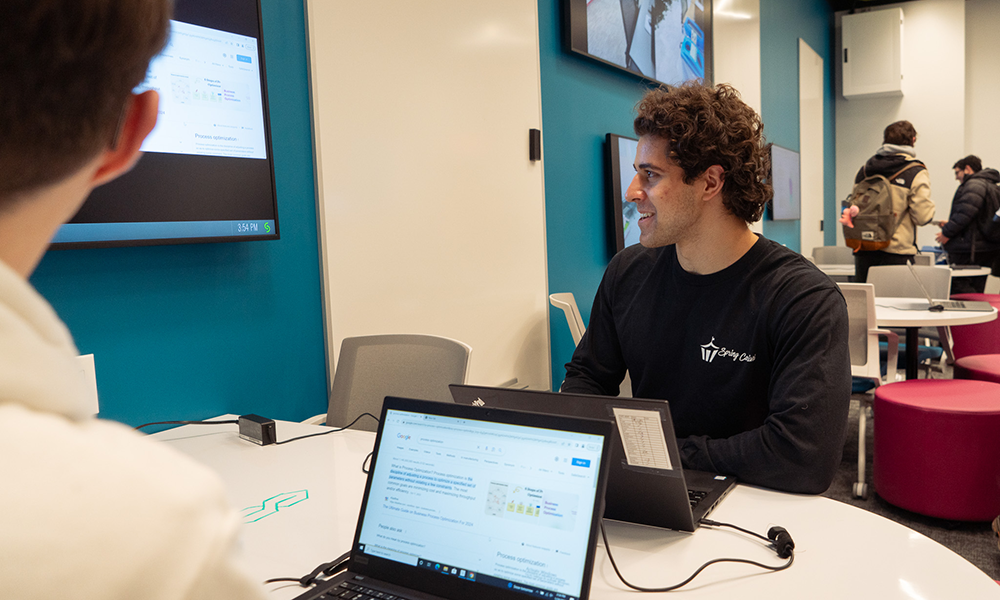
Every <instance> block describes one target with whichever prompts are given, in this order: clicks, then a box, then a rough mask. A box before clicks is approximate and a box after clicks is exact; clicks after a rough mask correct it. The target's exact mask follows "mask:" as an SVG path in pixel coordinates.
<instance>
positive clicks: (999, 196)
mask: <svg viewBox="0 0 1000 600" xmlns="http://www.w3.org/2000/svg"><path fill="white" fill-rule="evenodd" d="M997 210H1000V184H992V183H988V184H987V185H986V197H985V198H983V206H982V207H981V208H980V209H979V215H978V216H977V221H978V225H979V232H980V233H981V234H983V239H985V240H986V241H987V242H993V243H995V244H996V243H1000V220H998V218H997V217H996V212H997Z"/></svg>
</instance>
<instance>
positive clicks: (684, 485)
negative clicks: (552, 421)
mask: <svg viewBox="0 0 1000 600" xmlns="http://www.w3.org/2000/svg"><path fill="white" fill-rule="evenodd" d="M448 387H449V389H450V390H451V395H452V397H453V398H454V399H455V402H456V403H458V404H471V405H479V406H487V407H489V406H493V407H500V408H507V409H514V410H530V411H537V412H540V413H554V414H563V415H573V416H579V417H584V418H592V419H606V420H608V421H609V422H614V423H622V422H628V423H630V424H631V426H632V427H638V428H640V429H641V428H643V427H650V428H651V429H650V431H649V434H650V435H649V436H648V438H649V439H650V440H651V441H652V440H653V439H654V438H660V436H661V435H662V438H661V442H660V443H663V444H664V446H663V447H659V450H661V451H665V452H666V454H667V460H666V462H667V463H669V465H665V464H664V461H663V459H662V457H658V456H654V457H652V459H653V460H651V461H642V460H637V457H636V456H635V452H634V450H633V452H632V454H633V456H631V457H630V456H629V452H627V451H626V448H625V444H624V443H623V441H622V436H621V435H620V434H619V430H618V427H617V426H616V427H615V430H614V433H613V438H612V442H611V444H612V445H611V466H610V473H609V474H608V489H607V493H606V495H605V508H604V517H605V518H607V519H614V520H618V521H626V522H629V523H638V524H641V525H651V526H654V527H664V528H668V529H676V530H679V531H694V530H695V529H696V528H697V526H698V521H699V519H701V518H702V517H704V516H706V515H707V514H708V513H709V512H711V511H712V510H713V509H714V507H715V506H717V505H718V503H719V502H721V500H722V499H723V498H724V497H725V496H726V494H728V493H729V491H730V490H731V489H732V486H733V485H735V483H736V481H735V479H734V478H732V477H729V476H724V475H718V474H716V473H706V472H703V471H688V470H684V469H682V467H681V459H680V452H679V450H678V448H677V440H676V437H675V434H674V426H673V420H672V419H671V417H670V406H669V403H667V401H665V400H651V399H641V398H625V397H614V396H593V395H586V394H565V393H561V392H545V391H537V390H515V389H511V388H497V387H486V386H473V385H457V384H453V385H450V386H448ZM623 411H625V412H624V413H623ZM628 411H637V412H638V413H643V414H645V415H651V414H655V415H657V419H656V420H657V421H658V427H657V424H656V423H650V422H649V419H648V418H647V419H643V418H642V417H639V418H631V419H630V418H628ZM616 412H617V414H616ZM623 417H625V418H624V419H623ZM644 421H645V422H644ZM661 432H662V433H661ZM632 433H633V434H635V433H638V434H639V437H640V438H641V437H643V432H642V431H639V432H635V431H633V432H632ZM632 437H633V440H634V439H635V436H634V435H633V436H632ZM651 449H656V448H655V447H654V446H653V445H652V444H650V445H648V446H646V447H645V448H642V449H641V450H644V451H649V450H651ZM630 458H631V460H630ZM639 458H640V459H641V458H642V457H639ZM689 491H694V492H696V493H697V494H699V495H700V496H701V497H702V502H700V503H699V504H698V505H697V506H695V507H694V509H692V507H691V505H690V502H689Z"/></svg>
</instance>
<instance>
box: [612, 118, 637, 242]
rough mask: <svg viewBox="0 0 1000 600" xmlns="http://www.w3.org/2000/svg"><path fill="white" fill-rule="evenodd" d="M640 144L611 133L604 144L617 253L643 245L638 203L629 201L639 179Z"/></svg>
mask: <svg viewBox="0 0 1000 600" xmlns="http://www.w3.org/2000/svg"><path fill="white" fill-rule="evenodd" d="M638 145H639V140H637V139H635V138H630V137H625V136H623V135H616V134H614V133H609V134H607V136H606V140H605V144H604V155H605V176H604V180H605V182H606V187H607V198H608V213H609V219H608V222H609V223H611V227H612V236H611V238H612V240H611V241H612V243H613V244H614V246H613V248H614V251H615V252H621V251H622V250H624V249H625V248H626V247H628V246H631V245H632V244H638V243H639V211H638V209H636V207H635V203H634V202H626V201H625V192H626V191H627V190H628V186H629V184H631V183H632V178H633V177H634V176H635V167H634V166H633V165H634V163H635V152H636V148H637V147H638Z"/></svg>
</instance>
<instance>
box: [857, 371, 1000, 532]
mask: <svg viewBox="0 0 1000 600" xmlns="http://www.w3.org/2000/svg"><path fill="white" fill-rule="evenodd" d="M874 407H875V408H874V410H875V449H874V461H873V462H874V463H875V464H874V471H875V476H874V481H875V491H876V492H878V495H879V496H881V497H882V498H883V499H884V500H885V501H886V502H889V503H890V504H894V505H896V506H898V507H900V508H905V509H906V510H910V511H913V512H915V513H919V514H922V515H927V516H930V517H939V518H942V519H951V520H956V521H991V520H993V518H994V517H996V516H997V515H998V514H1000V384H997V383H992V382H988V381H970V380H961V379H919V380H918V379H914V380H910V381H901V382H898V383H890V384H888V385H883V386H881V387H879V388H876V390H875V404H874Z"/></svg>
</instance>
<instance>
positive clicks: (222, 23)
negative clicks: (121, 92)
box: [53, 0, 278, 248]
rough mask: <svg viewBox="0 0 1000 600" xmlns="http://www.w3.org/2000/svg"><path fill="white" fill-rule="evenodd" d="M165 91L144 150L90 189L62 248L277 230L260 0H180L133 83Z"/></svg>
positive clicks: (257, 235)
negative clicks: (127, 167) (163, 38)
mask: <svg viewBox="0 0 1000 600" xmlns="http://www.w3.org/2000/svg"><path fill="white" fill-rule="evenodd" d="M150 89H152V90H156V91H157V92H158V93H159V97H160V106H159V115H158V118H157V122H156V127H155V128H154V129H153V131H152V132H151V133H150V135H149V137H147V138H146V141H145V142H144V143H143V145H142V150H143V152H144V154H143V156H142V157H141V158H140V159H139V161H138V162H137V163H136V165H135V167H134V168H133V169H132V170H131V171H130V172H128V173H126V174H125V175H123V176H121V177H119V178H118V179H116V180H114V181H112V182H111V183H108V184H106V185H104V186H101V187H99V188H97V189H95V190H94V191H93V193H92V194H91V195H90V197H89V198H88V199H87V201H86V203H85V204H84V205H83V207H82V208H81V209H80V211H79V212H78V213H77V214H76V216H74V217H73V219H72V220H71V221H70V222H69V223H67V224H65V225H63V226H62V227H61V228H60V229H59V231H58V232H57V233H56V236H55V238H54V239H53V247H55V248H60V247H61V248H85V247H102V246H132V245H148V244H174V243H194V242H220V241H245V240H266V239H278V213H277V203H276V194H275V187H274V162H273V153H272V150H271V132H270V120H269V117H268V107H267V89H266V80H265V74H264V50H263V46H262V43H261V23H260V5H259V1H258V0H177V1H176V3H175V9H174V19H173V20H172V21H171V22H170V39H169V42H168V43H167V46H166V47H165V48H164V49H163V51H162V52H161V53H160V54H159V55H157V56H156V57H155V58H154V59H153V61H152V62H151V63H150V66H149V70H148V72H147V74H146V79H145V81H143V82H142V83H141V84H140V85H139V86H138V87H137V88H136V90H135V91H136V92H141V91H144V90H150Z"/></svg>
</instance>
